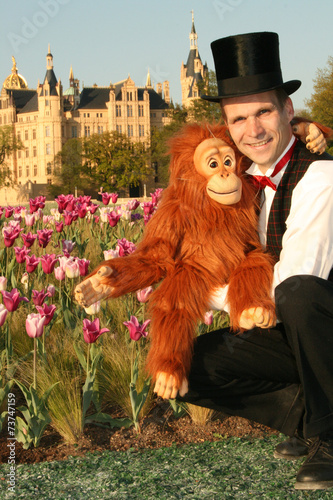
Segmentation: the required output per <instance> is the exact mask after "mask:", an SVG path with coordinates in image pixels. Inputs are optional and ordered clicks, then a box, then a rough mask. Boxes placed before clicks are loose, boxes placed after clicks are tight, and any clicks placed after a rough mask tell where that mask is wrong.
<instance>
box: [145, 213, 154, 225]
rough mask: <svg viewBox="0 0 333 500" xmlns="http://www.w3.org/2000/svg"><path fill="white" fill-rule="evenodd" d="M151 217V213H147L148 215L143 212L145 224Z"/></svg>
mask: <svg viewBox="0 0 333 500" xmlns="http://www.w3.org/2000/svg"><path fill="white" fill-rule="evenodd" d="M151 218H152V214H148V215H146V214H144V216H143V220H144V223H145V225H146V224H148V222H149V221H150V219H151Z"/></svg>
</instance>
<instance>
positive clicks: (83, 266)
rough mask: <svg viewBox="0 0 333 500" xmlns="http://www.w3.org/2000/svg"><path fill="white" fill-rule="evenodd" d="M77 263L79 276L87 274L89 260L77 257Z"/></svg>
mask: <svg viewBox="0 0 333 500" xmlns="http://www.w3.org/2000/svg"><path fill="white" fill-rule="evenodd" d="M77 263H78V264H79V272H80V276H87V274H88V272H89V271H88V267H89V264H90V260H87V259H77Z"/></svg>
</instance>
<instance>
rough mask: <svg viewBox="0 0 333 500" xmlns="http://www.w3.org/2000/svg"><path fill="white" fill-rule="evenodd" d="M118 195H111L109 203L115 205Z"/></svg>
mask: <svg viewBox="0 0 333 500" xmlns="http://www.w3.org/2000/svg"><path fill="white" fill-rule="evenodd" d="M118 196H119V195H118V193H111V201H112V203H113V204H114V203H117V200H118Z"/></svg>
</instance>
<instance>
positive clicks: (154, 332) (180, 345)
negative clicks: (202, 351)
mask: <svg viewBox="0 0 333 500" xmlns="http://www.w3.org/2000/svg"><path fill="white" fill-rule="evenodd" d="M301 125H302V124H301ZM316 136H319V133H318V134H314V135H312V139H315V141H314V143H313V144H314V148H315V149H316V148H320V147H322V140H319V139H316ZM321 138H322V136H321ZM325 144H326V143H325ZM170 154H171V163H170V182H169V186H168V187H167V189H165V190H164V192H163V195H162V199H161V201H160V203H159V206H158V209H157V211H156V213H155V214H154V215H153V217H152V218H151V220H150V221H149V223H148V224H147V226H146V228H145V231H144V235H143V239H142V241H141V242H140V244H139V245H138V247H137V249H136V250H135V252H134V253H133V254H130V255H128V256H126V257H120V258H115V259H111V260H108V261H105V262H102V263H101V264H100V265H99V266H98V267H97V268H96V269H95V270H94V271H93V273H92V274H91V275H90V276H88V277H87V278H86V279H85V280H84V281H83V282H82V283H81V284H79V285H78V286H77V287H76V290H75V297H76V300H77V301H78V302H79V304H81V305H82V306H84V307H88V306H89V305H90V304H92V303H94V302H96V301H97V300H101V299H105V298H111V297H112V298H115V297H120V296H122V295H124V294H127V293H129V292H134V291H137V290H139V289H142V288H146V287H148V286H149V285H152V284H157V283H159V285H158V286H157V287H156V289H155V290H154V292H153V293H152V294H151V295H150V299H149V315H150V317H151V324H150V335H149V337H150V342H151V345H150V350H149V353H148V358H147V364H146V368H147V371H148V373H149V374H150V375H151V376H152V378H153V380H155V381H156V385H155V389H154V390H155V392H157V394H158V395H160V396H162V397H165V398H170V397H171V398H174V397H176V395H177V393H178V391H179V394H180V395H184V394H185V393H186V392H187V390H188V387H187V376H188V373H189V370H190V365H191V359H192V350H193V344H194V338H195V327H196V325H197V323H198V321H200V320H202V319H203V317H204V314H205V312H206V311H207V310H208V309H210V297H211V296H212V294H213V292H214V290H216V289H217V288H219V287H221V286H223V285H226V284H228V295H227V300H228V303H229V305H230V325H231V328H232V330H233V331H234V332H241V331H242V321H243V320H244V321H245V324H248V323H246V321H248V320H249V319H250V324H251V325H252V326H255V325H257V326H261V327H264V328H268V327H270V326H272V325H274V324H275V320H276V318H275V306H274V302H273V300H272V289H271V285H272V276H273V262H272V259H271V257H270V256H269V255H268V254H267V253H265V252H263V250H262V248H261V245H260V243H259V239H258V235H257V215H256V203H255V195H256V193H255V191H254V187H253V186H252V184H251V183H250V182H249V180H248V179H247V176H246V175H244V171H245V169H246V168H247V167H248V166H249V160H248V159H247V158H245V157H244V156H242V155H241V154H240V153H239V152H238V150H237V148H236V147H235V145H234V144H233V142H232V140H231V138H230V136H229V135H228V132H227V129H226V127H225V126H223V125H217V124H214V125H208V124H201V125H198V124H191V125H187V126H185V127H184V128H183V130H182V131H181V132H180V133H179V134H178V135H176V136H175V137H174V138H173V139H172V140H171V143H170ZM244 321H243V323H244Z"/></svg>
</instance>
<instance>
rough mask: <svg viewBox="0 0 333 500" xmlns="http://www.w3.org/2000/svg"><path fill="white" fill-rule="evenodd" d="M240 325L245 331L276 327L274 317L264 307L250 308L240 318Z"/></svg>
mask: <svg viewBox="0 0 333 500" xmlns="http://www.w3.org/2000/svg"><path fill="white" fill-rule="evenodd" d="M239 324H240V327H241V328H244V330H251V329H252V328H254V327H256V326H259V327H260V328H272V327H273V326H275V325H276V321H275V318H274V316H273V315H272V313H271V312H270V311H268V310H267V309H264V308H263V307H250V308H249V309H245V310H244V311H243V312H242V314H241V317H240V320H239Z"/></svg>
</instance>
